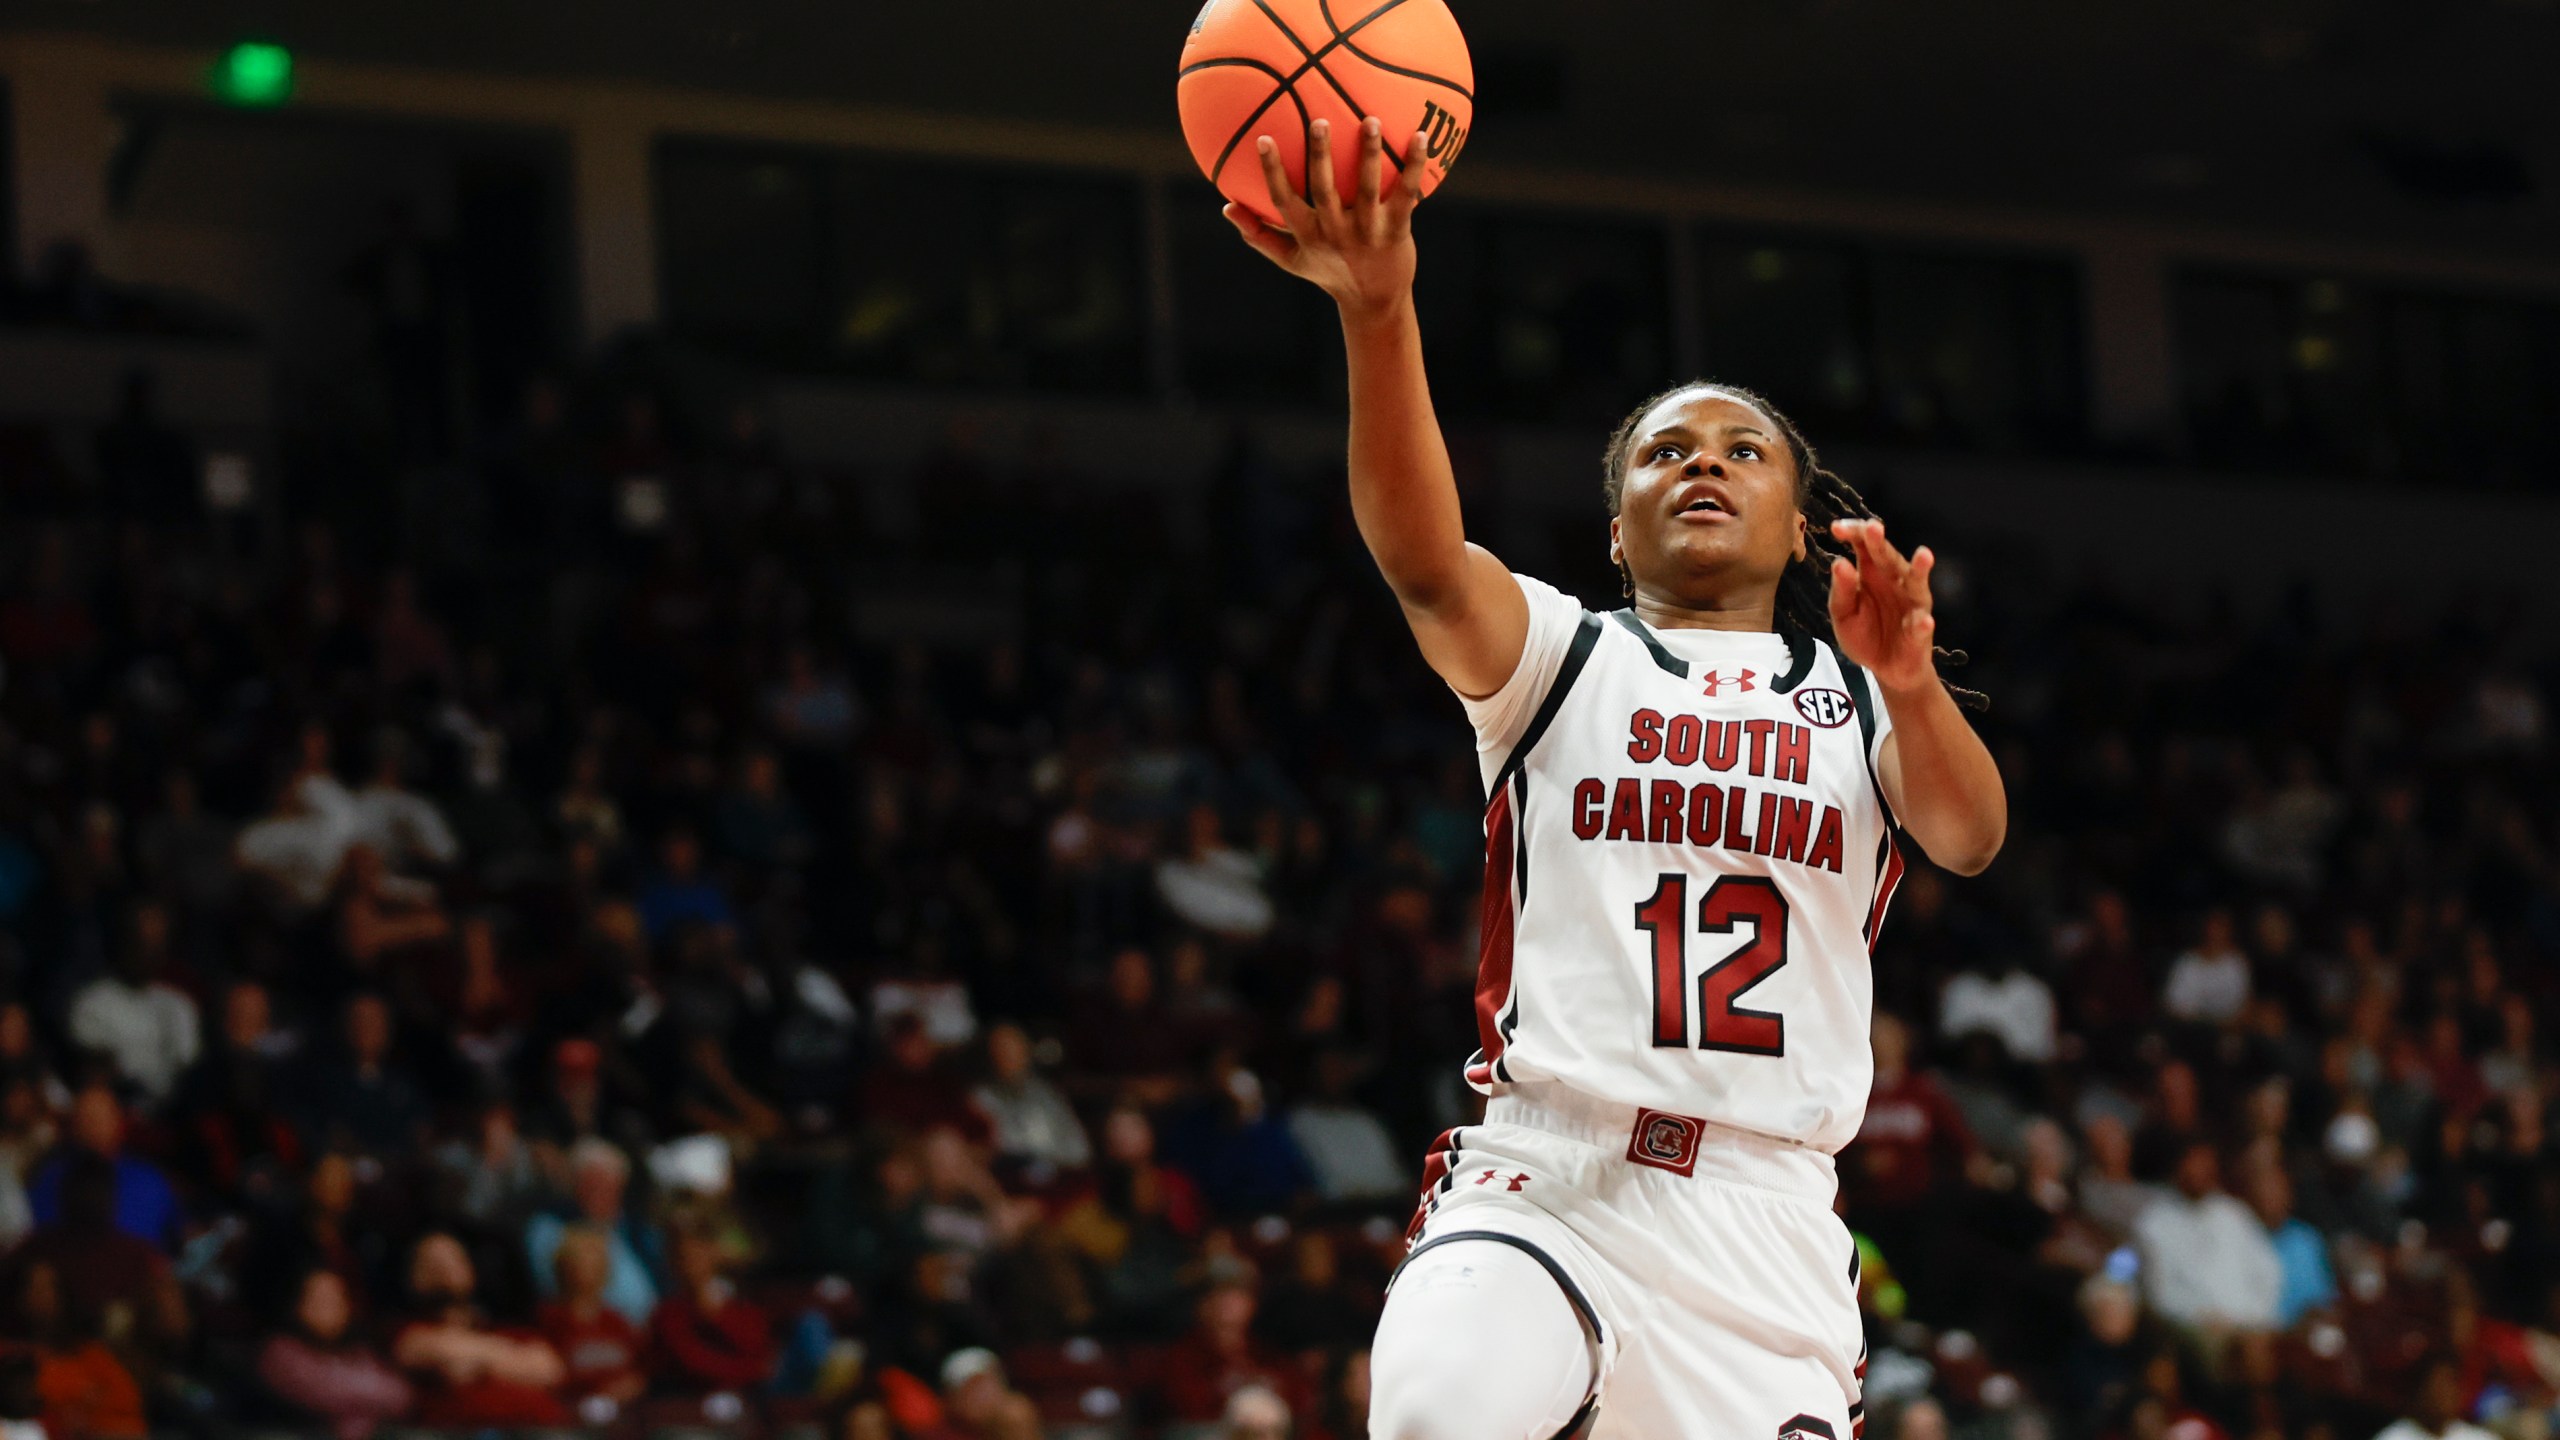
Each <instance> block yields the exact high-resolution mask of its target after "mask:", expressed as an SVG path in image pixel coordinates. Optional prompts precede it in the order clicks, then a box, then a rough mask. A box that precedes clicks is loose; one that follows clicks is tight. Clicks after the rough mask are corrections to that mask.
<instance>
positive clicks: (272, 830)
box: [233, 725, 356, 917]
mask: <svg viewBox="0 0 2560 1440" xmlns="http://www.w3.org/2000/svg"><path fill="white" fill-rule="evenodd" d="M329 754H330V746H329V732H328V729H327V727H325V726H321V725H311V726H307V727H305V728H304V730H303V733H302V751H301V763H300V764H299V765H297V766H296V767H295V769H294V771H293V773H292V774H290V775H287V776H286V777H285V778H284V781H283V783H282V784H280V785H278V786H277V787H276V798H275V806H274V808H273V809H271V810H269V811H268V812H267V814H266V816H265V817H264V818H262V819H259V820H257V821H255V822H253V823H251V824H250V825H249V826H248V827H247V828H246V829H244V830H242V831H241V832H240V838H239V839H238V840H237V841H235V842H234V844H233V854H234V856H235V858H236V859H237V860H238V862H239V865H240V868H241V870H242V871H243V872H245V873H246V874H247V875H248V876H249V877H250V878H251V879H252V880H253V881H256V882H258V883H259V884H260V885H261V886H262V887H263V889H264V892H265V895H266V898H267V899H268V900H269V901H270V902H271V903H273V904H274V905H276V906H277V907H278V908H279V909H280V910H281V911H282V912H283V913H284V914H285V915H287V916H289V917H290V916H299V915H302V914H307V913H308V912H310V911H313V910H316V909H318V908H320V907H321V906H322V905H324V904H326V903H327V902H328V899H329V895H330V892H331V890H332V889H333V888H334V887H335V885H336V883H337V879H338V864H339V862H340V861H341V860H342V859H344V858H345V856H346V853H347V847H348V846H349V845H350V844H353V843H354V841H355V834H356V812H355V797H354V796H352V795H350V794H348V793H347V788H346V786H344V785H342V784H340V783H339V782H338V778H337V776H336V775H335V774H334V773H333V772H332V771H331V770H330V768H329Z"/></svg>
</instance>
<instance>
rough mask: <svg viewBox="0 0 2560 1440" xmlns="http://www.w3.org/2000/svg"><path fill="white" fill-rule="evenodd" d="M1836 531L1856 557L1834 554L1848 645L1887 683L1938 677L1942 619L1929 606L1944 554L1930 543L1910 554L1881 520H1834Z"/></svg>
mask: <svg viewBox="0 0 2560 1440" xmlns="http://www.w3.org/2000/svg"><path fill="white" fill-rule="evenodd" d="M1831 535H1832V538H1833V539H1836V540H1839V541H1841V542H1843V543H1845V544H1846V545H1848V546H1849V548H1850V550H1851V551H1852V552H1854V554H1855V555H1856V557H1857V558H1856V559H1855V560H1849V559H1839V560H1834V561H1832V562H1831V630H1832V633H1833V634H1834V635H1836V636H1837V637H1838V638H1839V641H1840V650H1841V653H1842V654H1845V655H1847V656H1848V657H1849V658H1850V659H1852V660H1854V661H1856V662H1858V663H1859V664H1861V665H1864V666H1865V667H1867V673H1869V674H1871V675H1873V676H1875V677H1876V683H1877V684H1878V685H1881V686H1883V687H1884V688H1885V689H1887V690H1911V689H1917V688H1918V687H1920V686H1922V685H1926V684H1929V683H1931V682H1933V681H1935V680H1936V679H1937V676H1938V658H1937V634H1938V620H1937V617H1936V616H1935V615H1933V614H1931V613H1930V599H1929V572H1930V571H1931V570H1933V569H1935V568H1937V564H1938V557H1937V556H1936V555H1935V554H1933V553H1931V551H1930V549H1929V547H1928V546H1926V545H1923V546H1921V547H1920V548H1919V550H1918V551H1916V552H1914V553H1913V554H1912V555H1911V557H1910V558H1909V559H1905V558H1903V554H1902V552H1901V551H1899V550H1897V549H1895V548H1893V543H1892V542H1891V541H1889V540H1887V539H1885V538H1884V522H1883V521H1881V520H1834V521H1832V522H1831Z"/></svg>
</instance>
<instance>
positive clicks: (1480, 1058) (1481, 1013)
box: [1467, 785, 1516, 1086]
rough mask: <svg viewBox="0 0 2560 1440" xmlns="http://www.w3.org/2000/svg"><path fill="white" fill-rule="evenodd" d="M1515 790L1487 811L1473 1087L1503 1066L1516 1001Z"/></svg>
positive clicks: (1505, 791)
mask: <svg viewBox="0 0 2560 1440" xmlns="http://www.w3.org/2000/svg"><path fill="white" fill-rule="evenodd" d="M1515 843H1516V842H1515V839H1514V837H1513V835H1512V823H1511V787H1510V786H1509V785H1505V786H1503V787H1502V788H1501V789H1500V790H1497V791H1495V792H1494V794H1493V803H1492V804H1490V805H1488V806H1486V807H1485V812H1484V911H1483V919H1482V923H1481V924H1480V925H1479V926H1478V927H1477V929H1478V932H1479V933H1480V934H1481V935H1482V937H1483V939H1482V941H1481V944H1480V947H1479V948H1478V950H1477V952H1476V1042H1477V1046H1478V1049H1477V1055H1476V1063H1475V1064H1473V1065H1470V1066H1468V1067H1467V1083H1469V1084H1471V1085H1478V1086H1483V1085H1490V1084H1492V1083H1493V1079H1494V1067H1495V1066H1496V1065H1498V1064H1500V1063H1501V1061H1502V1007H1503V1006H1504V1005H1506V1004H1508V1003H1510V1000H1511V930H1512V903H1511V876H1512V871H1513V865H1512V847H1513V845H1514V844H1515Z"/></svg>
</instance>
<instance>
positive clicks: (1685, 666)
mask: <svg viewBox="0 0 2560 1440" xmlns="http://www.w3.org/2000/svg"><path fill="white" fill-rule="evenodd" d="M1609 618H1610V619H1612V620H1615V621H1617V622H1618V623H1619V624H1621V625H1624V626H1626V627H1627V633H1628V634H1630V635H1633V636H1634V637H1636V638H1637V639H1639V640H1641V641H1643V642H1644V648H1646V649H1647V650H1650V651H1652V652H1653V663H1654V664H1656V665H1659V666H1661V667H1662V668H1663V669H1664V670H1667V671H1669V672H1670V673H1671V674H1674V675H1677V676H1679V677H1680V678H1681V679H1683V680H1686V679H1688V678H1689V662H1688V661H1686V660H1683V659H1681V658H1680V657H1679V656H1677V655H1674V654H1672V653H1671V652H1670V651H1669V650H1667V649H1665V648H1663V644H1662V641H1661V640H1659V639H1657V638H1656V637H1655V635H1654V633H1653V630H1652V628H1651V627H1649V626H1647V625H1646V624H1645V623H1644V622H1643V621H1641V620H1639V619H1637V618H1636V612H1635V611H1633V610H1612V611H1610V612H1609Z"/></svg>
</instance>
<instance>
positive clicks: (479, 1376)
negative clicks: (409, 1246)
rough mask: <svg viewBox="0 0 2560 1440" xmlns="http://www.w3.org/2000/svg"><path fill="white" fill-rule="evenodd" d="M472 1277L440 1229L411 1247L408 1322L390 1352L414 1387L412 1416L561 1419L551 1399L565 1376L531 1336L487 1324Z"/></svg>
mask: <svg viewBox="0 0 2560 1440" xmlns="http://www.w3.org/2000/svg"><path fill="white" fill-rule="evenodd" d="M478 1289H479V1279H478V1277H477V1276H476V1275H475V1274H474V1273H473V1271H472V1268H471V1256H470V1254H469V1252H467V1251H465V1250H464V1249H463V1248H462V1242H461V1241H459V1240H456V1239H455V1238H453V1237H452V1236H451V1235H447V1234H444V1233H442V1232H430V1233H428V1234H427V1235H424V1236H422V1237H420V1238H419V1240H418V1243H417V1246H416V1248H415V1249H413V1250H412V1251H411V1252H410V1259H409V1296H410V1303H411V1306H412V1310H411V1313H410V1316H409V1319H408V1321H407V1322H406V1323H405V1324H404V1325H403V1326H402V1327H401V1329H400V1332H399V1335H398V1337H397V1338H396V1339H395V1340H394V1341H393V1342H392V1346H391V1354H392V1358H393V1359H394V1360H395V1361H396V1362H398V1364H399V1366H400V1368H401V1369H402V1370H403V1371H405V1372H406V1373H407V1374H408V1376H409V1379H410V1381H411V1383H413V1384H414V1385H415V1386H416V1387H417V1392H418V1404H417V1412H416V1419H417V1421H418V1423H419V1424H422V1425H434V1426H447V1427H451V1428H456V1429H479V1428H482V1427H499V1428H513V1427H522V1426H545V1425H565V1424H567V1423H569V1413H568V1411H567V1410H565V1409H564V1408H562V1406H561V1404H560V1402H559V1401H558V1400H557V1399H555V1398H554V1397H553V1391H554V1389H555V1388H556V1387H557V1386H558V1385H559V1384H560V1383H561V1381H562V1380H564V1379H566V1378H567V1376H568V1369H567V1367H566V1366H564V1365H562V1364H561V1363H560V1356H559V1354H558V1352H556V1351H554V1350H553V1349H552V1348H551V1346H550V1345H549V1344H548V1343H547V1342H545V1341H543V1340H541V1339H538V1338H536V1337H534V1336H531V1335H521V1334H515V1333H511V1332H508V1331H504V1330H499V1329H494V1328H492V1327H491V1326H490V1325H489V1323H488V1321H487V1320H486V1319H485V1318H483V1316H482V1315H481V1313H480V1310H479V1307H478V1305H477V1304H476V1303H474V1302H475V1295H476V1292H477V1291H478Z"/></svg>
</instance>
